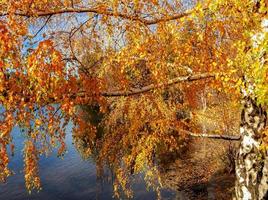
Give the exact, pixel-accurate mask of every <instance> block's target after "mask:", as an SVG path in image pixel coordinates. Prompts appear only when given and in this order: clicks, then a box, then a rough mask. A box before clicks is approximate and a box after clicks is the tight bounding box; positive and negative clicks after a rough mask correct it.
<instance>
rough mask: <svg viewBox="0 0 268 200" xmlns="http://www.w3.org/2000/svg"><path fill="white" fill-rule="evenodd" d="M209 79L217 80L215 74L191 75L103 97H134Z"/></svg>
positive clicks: (110, 93)
mask: <svg viewBox="0 0 268 200" xmlns="http://www.w3.org/2000/svg"><path fill="white" fill-rule="evenodd" d="M208 78H215V74H214V73H202V74H195V75H189V76H180V77H176V78H174V79H171V80H169V81H167V82H166V83H159V84H150V85H147V86H144V87H142V88H138V89H136V88H133V89H131V90H129V91H114V92H110V91H109V92H101V95H102V96H105V97H118V96H132V95H137V94H141V93H144V92H148V91H151V90H154V89H157V88H161V87H163V86H169V85H173V84H176V83H179V82H191V81H196V80H202V79H208Z"/></svg>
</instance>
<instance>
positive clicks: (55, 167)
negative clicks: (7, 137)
mask: <svg viewBox="0 0 268 200" xmlns="http://www.w3.org/2000/svg"><path fill="white" fill-rule="evenodd" d="M12 135H13V136H14V143H15V145H16V149H15V155H14V156H13V157H11V161H10V165H9V167H10V169H12V170H13V171H14V173H15V174H14V175H12V176H11V177H9V178H8V180H7V183H5V184H2V183H1V184H0V200H76V199H77V200H91V199H92V200H93V199H100V200H106V199H113V192H112V183H111V181H108V180H102V181H100V180H97V177H96V168H95V163H94V162H93V161H90V160H87V161H84V160H82V159H81V157H80V156H79V153H78V152H77V150H76V149H75V147H74V145H73V144H72V135H71V133H70V131H67V137H66V143H67V147H68V152H67V153H66V155H65V156H64V158H63V159H61V158H58V157H57V156H56V153H52V155H50V156H48V157H45V156H42V157H41V158H40V160H39V168H40V177H41V182H42V190H41V191H40V192H32V193H31V194H29V193H28V192H27V190H26V188H25V184H24V173H23V152H22V150H23V142H24V138H23V136H22V135H21V134H20V133H19V130H18V129H16V128H15V129H14V130H13V133H12ZM133 188H134V199H156V194H155V192H153V191H147V190H146V187H145V183H144V182H143V179H142V176H140V177H137V178H136V181H135V184H134V186H133ZM162 195H163V199H174V195H175V193H174V192H172V191H163V192H162Z"/></svg>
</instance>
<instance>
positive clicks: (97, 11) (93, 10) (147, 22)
mask: <svg viewBox="0 0 268 200" xmlns="http://www.w3.org/2000/svg"><path fill="white" fill-rule="evenodd" d="M66 13H95V14H99V15H106V16H112V17H119V18H123V19H127V20H131V21H138V22H141V23H143V24H145V25H153V24H157V23H160V22H167V21H171V20H176V19H180V18H183V17H186V16H188V15H190V14H192V10H190V11H186V12H184V13H179V14H175V15H172V16H166V17H163V18H158V19H151V20H149V19H144V18H140V17H138V16H134V15H130V14H127V13H117V12H114V11H110V10H101V9H97V8H65V9H60V10H52V11H42V12H36V13H27V12H16V13H14V15H17V16H22V17H45V16H52V15H59V14H66ZM9 14H10V13H8V12H2V13H0V16H6V15H9Z"/></svg>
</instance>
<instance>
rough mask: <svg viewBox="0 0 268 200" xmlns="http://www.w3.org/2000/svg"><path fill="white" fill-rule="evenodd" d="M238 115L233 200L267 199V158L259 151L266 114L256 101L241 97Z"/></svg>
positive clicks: (265, 154)
mask: <svg viewBox="0 0 268 200" xmlns="http://www.w3.org/2000/svg"><path fill="white" fill-rule="evenodd" d="M243 106H244V107H243V110H242V113H241V125H240V134H241V143H240V147H239V150H238V153H237V159H236V168H235V171H236V183H235V198H234V199H236V200H262V199H268V198H267V194H268V193H267V190H268V157H267V153H264V152H262V151H261V150H260V145H261V139H262V137H261V132H262V130H263V129H264V127H265V125H266V118H267V117H266V112H265V111H264V110H263V108H262V106H261V105H257V102H256V99H253V98H251V97H249V96H245V97H244V100H243Z"/></svg>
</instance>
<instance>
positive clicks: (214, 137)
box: [181, 130, 241, 141]
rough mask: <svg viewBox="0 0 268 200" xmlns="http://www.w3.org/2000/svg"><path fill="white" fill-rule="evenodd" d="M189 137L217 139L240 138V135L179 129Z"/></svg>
mask: <svg viewBox="0 0 268 200" xmlns="http://www.w3.org/2000/svg"><path fill="white" fill-rule="evenodd" d="M181 131H183V132H185V133H186V134H187V135H190V136H191V137H200V138H210V139H219V140H236V141H238V140H240V139H241V136H239V135H220V134H202V133H192V132H190V131H186V130H181Z"/></svg>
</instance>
